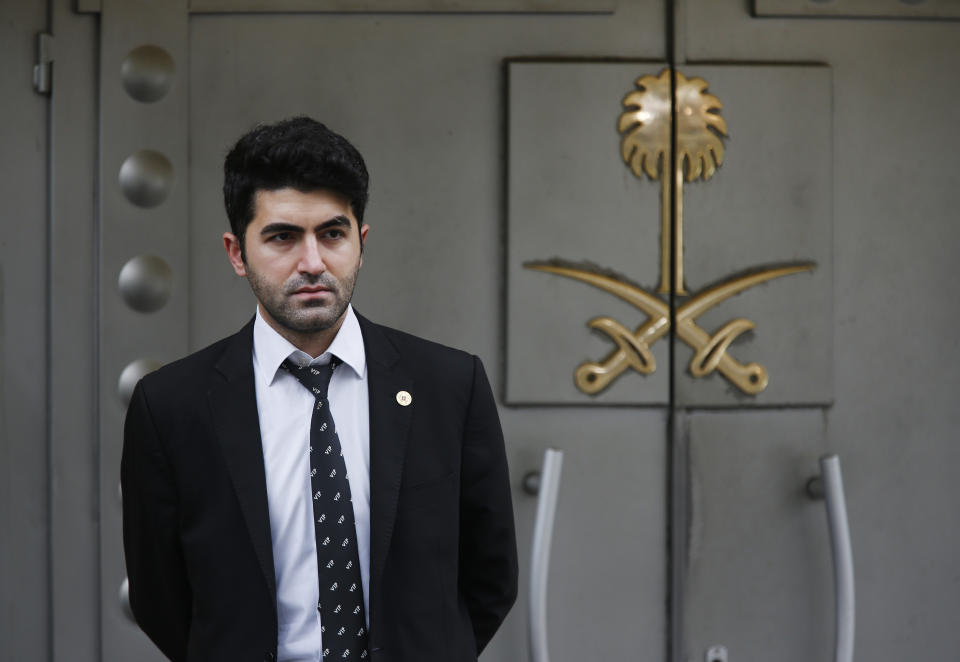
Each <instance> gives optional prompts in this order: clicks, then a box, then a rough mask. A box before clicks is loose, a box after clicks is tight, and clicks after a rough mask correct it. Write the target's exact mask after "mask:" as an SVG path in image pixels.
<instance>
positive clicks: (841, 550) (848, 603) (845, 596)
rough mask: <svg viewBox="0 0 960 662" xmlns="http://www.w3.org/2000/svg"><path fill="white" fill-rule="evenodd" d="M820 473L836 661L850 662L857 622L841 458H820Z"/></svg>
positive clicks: (851, 552) (826, 456)
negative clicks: (834, 617) (830, 559)
mask: <svg viewBox="0 0 960 662" xmlns="http://www.w3.org/2000/svg"><path fill="white" fill-rule="evenodd" d="M820 471H821V472H822V475H823V493H824V497H825V498H826V504H827V522H828V524H829V526H830V543H831V547H832V548H833V581H834V593H835V596H836V609H837V631H836V650H835V652H834V661H835V662H853V634H854V624H855V621H856V605H855V603H854V586H853V551H852V549H851V546H850V527H849V525H848V523H847V504H846V499H845V498H844V495H843V476H842V475H841V473H840V458H838V457H837V456H836V455H824V456H823V457H821V458H820Z"/></svg>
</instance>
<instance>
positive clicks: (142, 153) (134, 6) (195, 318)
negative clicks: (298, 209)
mask: <svg viewBox="0 0 960 662" xmlns="http://www.w3.org/2000/svg"><path fill="white" fill-rule="evenodd" d="M199 4H202V3H192V4H190V5H188V4H187V3H186V2H165V3H153V4H151V5H149V6H148V5H147V4H146V3H144V4H140V3H128V2H113V1H111V0H107V1H105V2H103V3H102V6H101V7H100V25H101V29H102V32H101V46H100V57H101V77H102V78H101V85H100V103H101V133H100V145H101V163H100V166H101V167H100V177H101V187H100V190H101V211H102V216H101V221H100V222H101V226H100V227H101V244H100V245H101V255H100V279H101V285H100V297H101V307H100V320H101V328H100V343H101V347H103V348H104V351H103V352H102V355H101V374H102V376H103V381H102V388H101V390H100V397H101V399H102V404H101V412H102V413H101V415H102V424H101V434H102V442H101V453H102V455H101V463H100V471H101V480H102V482H101V499H102V507H103V523H102V531H101V572H102V575H101V591H102V593H103V595H104V596H105V597H106V598H107V599H104V601H103V603H102V606H101V608H102V615H101V617H102V619H103V657H104V659H124V658H129V657H134V656H135V657H137V658H138V659H154V658H157V653H156V652H155V651H153V650H152V646H151V645H150V644H149V642H147V640H146V639H145V637H144V636H143V635H142V634H141V633H140V632H138V631H137V629H136V628H135V626H133V625H132V624H131V623H130V622H129V620H128V619H127V617H126V616H125V615H124V613H123V611H122V610H121V608H120V605H119V603H118V602H117V601H114V600H111V599H109V597H110V596H112V595H115V594H116V592H117V590H118V589H119V587H120V585H121V582H122V581H123V577H124V571H123V564H122V559H121V551H120V550H121V548H120V531H119V513H120V503H119V501H118V500H117V499H116V496H115V490H116V480H117V462H118V458H119V450H120V437H119V430H120V424H121V421H122V416H123V411H124V400H123V397H117V392H116V391H117V380H120V381H121V382H123V384H125V385H126V387H127V388H129V385H130V384H131V383H132V381H133V380H134V379H135V377H136V376H137V375H139V374H141V373H142V372H143V371H144V370H146V369H149V368H150V367H152V366H153V365H156V364H157V363H162V362H165V361H168V360H171V359H173V358H175V357H176V356H178V355H181V354H183V353H186V352H187V351H190V350H193V349H197V348H200V347H203V346H204V345H206V344H208V343H209V342H212V341H213V340H215V339H217V338H219V337H222V336H224V335H226V334H229V333H231V332H232V331H233V330H234V329H236V328H238V327H239V326H240V325H242V324H243V323H244V322H245V321H246V320H247V319H249V317H250V316H251V314H252V312H253V308H254V302H253V299H252V297H251V294H250V292H249V289H248V287H247V285H246V283H245V282H243V281H241V280H238V279H236V278H235V277H234V276H233V275H232V273H231V270H230V269H229V267H228V265H227V263H226V261H225V259H224V255H223V252H222V248H221V242H220V240H219V237H220V235H221V234H222V232H223V231H224V230H225V228H226V225H225V219H224V213H223V210H222V201H221V193H220V187H221V180H222V174H221V173H222V170H221V167H222V159H223V155H224V153H225V149H226V148H227V146H229V145H230V144H231V143H232V141H233V140H235V139H236V137H237V136H239V135H240V134H241V133H242V132H243V131H245V130H246V129H248V128H249V127H251V126H252V125H254V124H255V123H257V122H261V121H270V120H275V119H277V118H281V117H287V116H292V115H295V114H300V113H305V114H310V115H312V116H315V117H318V118H321V119H322V120H323V121H324V122H325V123H327V124H329V125H330V126H331V127H333V128H335V129H336V130H338V131H340V132H342V133H343V134H344V135H346V136H349V137H350V139H351V140H352V141H354V142H355V144H356V145H357V146H358V148H359V149H360V150H361V152H363V153H364V154H365V157H366V158H367V160H368V167H369V169H370V172H371V177H372V180H371V181H372V187H371V203H370V206H369V209H368V212H367V218H366V220H367V221H368V222H369V223H370V225H371V228H372V229H371V234H370V235H369V238H368V244H367V248H366V254H365V260H364V268H363V271H362V274H361V277H360V281H359V285H358V290H357V294H356V298H355V303H356V305H357V308H358V309H359V310H361V311H363V312H364V313H365V314H366V315H368V316H370V317H371V318H373V319H375V320H377V321H380V322H382V323H385V324H389V325H393V326H396V327H399V328H401V329H404V330H407V331H410V332H412V333H416V334H419V335H423V336H425V337H428V338H431V339H434V340H436V341H439V342H442V343H445V344H448V345H453V346H458V347H465V348H469V349H470V350H471V351H473V352H476V353H477V354H478V355H479V356H480V357H481V358H482V359H483V360H484V362H485V363H486V365H487V366H488V370H489V372H490V373H491V377H492V381H493V385H494V388H495V390H496V391H497V392H498V393H503V390H504V378H503V374H504V370H505V368H506V366H505V363H504V361H505V359H504V339H503V335H502V329H503V325H504V309H503V289H502V288H503V275H502V274H503V271H504V252H503V240H504V233H505V230H504V224H503V209H504V200H505V195H506V192H505V182H504V177H503V175H504V169H503V165H504V159H505V147H504V128H505V126H504V124H505V119H504V117H503V104H504V88H503V85H504V83H503V79H504V65H503V62H504V60H505V59H506V58H508V57H518V56H542V55H544V54H552V53H563V54H566V55H573V54H576V53H578V52H579V53H597V52H604V51H605V50H606V49H608V48H609V47H610V43H611V41H614V42H616V43H617V44H618V47H617V48H618V50H619V51H620V52H621V53H627V54H630V55H631V56H633V57H648V58H649V57H650V56H659V53H658V51H659V49H662V46H663V35H662V31H661V28H660V26H661V25H662V16H661V14H660V10H659V8H657V7H653V8H651V7H649V6H645V5H644V4H642V3H639V4H636V5H630V4H626V5H624V6H623V7H621V8H620V9H618V10H617V12H616V13H613V12H612V11H604V8H603V7H602V6H600V11H597V6H596V5H592V4H591V3H582V2H581V3H577V2H567V3H564V5H565V6H564V7H561V8H560V10H559V11H556V12H548V13H543V12H537V11H534V10H535V9H536V6H537V5H536V3H528V2H510V3H501V4H502V5H503V7H504V8H505V9H510V10H517V11H515V12H511V11H500V12H489V11H487V12H484V13H475V12H467V13H464V12H462V11H459V9H464V8H466V9H471V7H460V6H459V5H461V4H462V3H458V4H457V5H456V6H455V4H454V3H450V10H449V11H447V12H441V13H438V12H426V11H410V12H402V13H391V14H385V13H376V12H358V13H353V14H337V13H326V12H322V11H304V12H301V13H281V12H278V11H276V4H275V3H263V5H262V8H261V6H257V5H256V4H251V3H246V4H243V5H241V4H237V3H216V2H213V3H207V4H206V5H204V7H202V8H199V7H198V5H199ZM407 5H408V6H409V7H410V8H411V9H419V10H426V9H429V8H431V7H433V6H434V5H432V4H431V3H416V2H413V3H407ZM481 5H482V3H480V4H477V5H476V6H475V7H473V9H476V8H477V7H480V6H481ZM291 6H292V5H291ZM243 8H246V9H252V10H253V11H252V12H241V11H239V10H240V9H243ZM584 9H587V10H589V11H586V12H585V11H584ZM151 76H152V78H151ZM118 282H119V286H118ZM121 388H123V387H121ZM661 400H662V401H665V396H664V398H661ZM501 416H502V419H503V424H504V431H505V434H506V438H507V439H508V451H509V456H510V457H509V459H510V463H511V467H512V470H513V482H514V485H515V488H516V489H515V493H514V496H515V502H516V507H517V515H518V517H517V525H518V532H519V539H520V546H521V550H520V552H521V557H522V558H523V559H524V563H523V570H522V573H523V575H522V577H521V582H522V583H524V585H525V582H526V581H527V576H528V574H527V573H528V567H527V563H526V561H527V559H528V557H529V545H530V537H531V534H532V528H533V521H532V520H533V512H534V507H535V500H534V499H532V498H531V497H530V496H528V495H526V494H525V493H524V492H523V491H522V490H521V489H520V484H521V478H522V476H523V475H524V473H525V472H526V471H527V470H530V469H535V468H538V467H539V464H540V457H541V456H542V453H543V450H544V449H545V448H547V447H557V448H563V449H565V450H566V451H567V461H566V463H565V466H566V469H565V477H564V484H563V489H562V491H561V497H560V504H559V512H558V516H557V525H556V529H555V532H556V539H555V541H554V550H555V551H554V555H553V564H552V577H553V579H554V581H553V582H552V583H551V588H550V604H549V623H550V627H551V630H552V632H554V633H555V635H554V641H553V648H554V650H555V654H554V659H556V660H558V661H560V662H562V661H564V660H571V661H572V660H579V659H629V658H630V657H632V656H634V655H635V654H636V652H637V650H638V648H639V649H642V650H644V651H645V655H651V656H652V657H654V658H662V657H663V655H664V650H665V638H664V631H665V620H666V616H665V612H664V608H663V605H664V602H665V596H666V580H665V577H666V575H665V568H666V546H665V531H666V519H665V518H666V510H665V494H666V487H665V485H666V483H665V472H664V466H665V450H666V443H665V428H666V411H665V409H664V408H663V407H660V408H650V409H644V410H638V409H630V408H618V409H613V408H607V409H603V410H583V409H576V408H557V407H549V406H548V407H525V408H509V407H503V408H501ZM525 599H526V596H525V594H524V597H522V598H521V600H520V604H518V605H517V607H516V608H515V609H514V611H513V612H512V614H511V616H510V617H509V619H508V621H507V622H506V623H505V624H504V626H503V628H502V630H501V632H500V633H499V634H498V636H497V637H496V639H495V641H494V642H492V643H491V645H490V646H489V649H488V651H487V652H486V653H485V654H484V659H487V660H504V661H506V660H515V659H518V657H522V656H524V655H525V654H526V651H527V635H526V610H525V605H524V602H525ZM627 632H629V633H631V635H630V636H624V633H627Z"/></svg>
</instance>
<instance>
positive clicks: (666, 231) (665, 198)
mask: <svg viewBox="0 0 960 662" xmlns="http://www.w3.org/2000/svg"><path fill="white" fill-rule="evenodd" d="M676 76H677V96H676V98H677V118H676V126H677V144H676V145H675V146H674V152H675V153H676V155H677V158H676V170H675V171H674V173H673V177H669V176H667V174H666V171H667V170H669V168H670V151H669V149H670V127H671V124H672V123H673V118H672V113H671V108H670V96H671V95H670V69H669V68H666V69H664V70H663V71H661V72H660V74H659V75H657V76H650V75H646V76H641V77H640V78H638V79H637V81H636V85H637V89H636V90H633V91H631V92H630V93H629V94H627V95H626V96H625V97H624V99H623V106H624V108H626V110H624V111H623V113H621V114H620V120H619V122H618V123H617V128H618V130H619V131H620V133H621V134H623V138H622V140H621V142H620V154H621V156H622V157H623V160H624V162H625V163H626V164H627V165H629V166H630V169H631V170H633V173H634V174H635V175H636V176H637V177H640V178H642V177H643V176H644V174H646V175H647V176H648V177H649V178H650V179H652V180H654V181H656V180H659V181H660V183H661V186H660V284H659V286H658V287H657V292H659V293H661V294H666V293H669V291H670V246H671V243H672V244H673V251H674V283H675V284H676V290H675V294H679V295H685V294H687V292H686V290H685V289H684V283H683V180H684V178H685V179H686V180H687V181H688V182H692V181H694V180H696V179H700V178H703V179H704V180H705V181H706V180H708V179H710V178H711V177H712V176H713V175H714V173H715V172H716V171H717V167H718V166H720V165H721V164H722V163H723V142H722V141H721V137H726V135H727V123H726V121H725V120H724V119H723V117H721V116H720V110H721V109H722V108H723V104H722V103H720V100H719V99H718V98H717V97H715V96H714V95H712V94H710V93H708V92H707V91H706V90H707V81H705V80H704V79H702V78H687V77H686V76H684V75H683V74H682V73H680V72H679V71H678V72H676ZM671 179H672V181H673V186H674V187H675V193H676V199H677V222H676V226H675V228H674V234H673V236H672V237H671V233H670V185H671ZM671 239H672V242H671Z"/></svg>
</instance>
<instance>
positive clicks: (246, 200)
mask: <svg viewBox="0 0 960 662" xmlns="http://www.w3.org/2000/svg"><path fill="white" fill-rule="evenodd" d="M369 179H370V178H369V175H368V174H367V166H366V164H364V162H363V157H362V156H360V152H358V151H357V149H356V148H355V147H354V146H353V145H351V144H350V142H349V141H348V140H347V139H346V138H344V137H343V136H341V135H340V134H338V133H335V132H333V131H331V130H330V129H328V128H327V127H326V126H324V125H323V124H321V123H320V122H317V121H316V120H314V119H311V118H310V117H304V116H300V117H291V118H290V119H285V120H281V121H279V122H276V123H275V124H259V125H257V126H256V127H254V128H253V129H252V130H251V131H249V132H247V133H246V134H244V135H243V136H242V137H241V138H240V140H238V141H237V143H236V144H235V145H234V146H233V148H232V149H231V150H230V152H229V153H228V154H227V158H226V159H225V160H224V162H223V202H224V205H225V206H226V209H227V218H229V219H230V230H231V231H232V232H233V234H234V235H236V237H237V238H238V239H239V241H240V247H241V250H242V249H243V246H244V235H245V234H246V231H247V226H248V225H250V222H251V221H252V220H253V217H254V213H255V211H256V210H255V209H254V203H255V198H256V194H257V191H275V190H277V189H282V188H293V189H296V190H298V191H303V192H310V191H318V190H321V189H326V190H329V191H333V192H335V193H338V194H340V195H342V196H343V197H345V198H346V199H347V200H348V201H349V202H350V210H351V211H352V212H353V215H354V216H355V217H356V219H357V222H358V223H362V222H363V210H364V209H365V208H366V206H367V186H368V184H369Z"/></svg>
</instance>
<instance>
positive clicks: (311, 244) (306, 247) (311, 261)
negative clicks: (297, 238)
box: [298, 236, 327, 274]
mask: <svg viewBox="0 0 960 662" xmlns="http://www.w3.org/2000/svg"><path fill="white" fill-rule="evenodd" d="M298 268H299V270H300V271H301V272H302V273H308V274H322V273H323V272H324V271H326V270H327V265H326V264H325V263H324V261H323V254H322V251H321V246H320V242H319V241H317V239H316V237H309V236H308V237H307V238H306V240H305V241H304V242H303V252H302V253H301V254H300V264H299V265H298Z"/></svg>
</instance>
